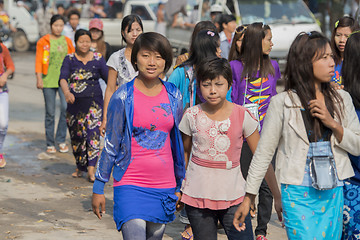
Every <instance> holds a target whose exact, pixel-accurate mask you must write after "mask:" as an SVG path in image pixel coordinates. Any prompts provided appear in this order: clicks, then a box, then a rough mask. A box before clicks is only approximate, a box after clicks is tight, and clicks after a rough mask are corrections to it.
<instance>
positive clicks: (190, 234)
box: [181, 224, 193, 240]
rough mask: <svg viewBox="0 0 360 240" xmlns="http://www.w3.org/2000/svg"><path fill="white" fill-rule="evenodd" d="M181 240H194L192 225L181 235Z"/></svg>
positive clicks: (186, 227) (187, 226)
mask: <svg viewBox="0 0 360 240" xmlns="http://www.w3.org/2000/svg"><path fill="white" fill-rule="evenodd" d="M184 235H185V236H184ZM181 239H182V240H192V239H193V232H192V229H191V226H190V224H188V225H186V226H185V229H184V231H183V232H182V233H181Z"/></svg>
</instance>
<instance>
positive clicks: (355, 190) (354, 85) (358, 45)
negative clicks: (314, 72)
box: [341, 31, 360, 240]
mask: <svg viewBox="0 0 360 240" xmlns="http://www.w3.org/2000/svg"><path fill="white" fill-rule="evenodd" d="M359 64H360V32H359V31H355V32H353V33H352V34H350V36H349V39H348V40H347V42H346V47H345V51H344V62H343V66H342V73H343V74H342V76H343V82H342V83H343V84H344V90H345V91H348V92H349V94H350V96H351V98H352V101H353V103H354V107H355V111H356V114H357V116H358V118H360V85H359V83H360V82H359V80H360V72H359V69H358V68H359V66H360V65H359ZM349 157H350V161H351V165H352V167H353V169H354V172H355V176H353V177H352V178H350V179H348V180H346V181H345V182H344V228H343V235H342V238H341V239H344V240H350V239H354V238H355V239H356V238H359V237H360V223H359V222H358V221H357V219H358V217H357V216H358V213H359V212H358V209H357V208H358V206H359V202H360V194H359V193H360V161H359V159H360V157H358V156H353V155H349Z"/></svg>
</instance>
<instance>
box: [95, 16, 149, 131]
mask: <svg viewBox="0 0 360 240" xmlns="http://www.w3.org/2000/svg"><path fill="white" fill-rule="evenodd" d="M143 31H144V28H143V24H142V21H141V19H140V17H139V16H138V15H134V14H132V15H128V16H126V17H124V19H123V20H122V22H121V37H122V40H123V41H124V42H125V43H126V47H125V48H123V49H120V50H119V51H117V52H114V53H113V54H112V55H111V56H110V58H109V60H108V61H107V63H106V65H107V66H108V67H109V78H108V81H107V87H106V90H105V98H104V118H103V121H102V123H101V126H100V134H101V136H104V134H105V129H106V119H107V108H108V104H109V101H110V98H111V96H112V95H113V94H114V92H115V91H116V89H117V87H120V86H121V85H123V84H125V83H127V82H130V81H131V80H133V79H134V77H135V76H136V75H137V72H136V71H135V70H134V67H133V66H132V64H131V62H130V61H131V52H132V48H133V45H134V42H135V40H136V38H137V37H138V36H139V35H140V34H141V33H142V32H143Z"/></svg>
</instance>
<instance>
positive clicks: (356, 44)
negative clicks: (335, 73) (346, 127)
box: [341, 32, 360, 109]
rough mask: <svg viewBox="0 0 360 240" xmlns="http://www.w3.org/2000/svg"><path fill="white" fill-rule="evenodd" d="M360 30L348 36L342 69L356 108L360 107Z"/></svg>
mask: <svg viewBox="0 0 360 240" xmlns="http://www.w3.org/2000/svg"><path fill="white" fill-rule="evenodd" d="M359 66H360V32H354V33H352V34H351V35H350V37H349V38H348V40H347V42H346V45H345V51H344V62H343V66H342V69H341V73H342V77H343V84H344V89H345V90H346V91H348V92H349V93H350V96H351V98H352V100H353V103H354V106H355V108H356V109H360V71H359Z"/></svg>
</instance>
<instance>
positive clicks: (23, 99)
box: [0, 52, 286, 240]
mask: <svg viewBox="0 0 360 240" xmlns="http://www.w3.org/2000/svg"><path fill="white" fill-rule="evenodd" d="M34 58H35V57H34V53H32V52H29V53H16V54H13V59H14V62H15V66H16V74H15V77H14V79H13V80H9V88H10V123H9V133H8V136H7V138H6V140H5V147H4V152H5V157H6V159H7V162H8V164H7V166H6V168H5V169H0V239H1V240H2V239H26V240H49V239H50V240H57V239H59V240H60V239H74V240H77V239H84V240H91V239H94V240H101V239H122V238H121V234H120V233H118V232H117V231H116V229H115V224H114V222H113V220H112V187H111V184H107V185H106V189H105V195H106V198H107V205H106V212H107V214H106V215H105V216H104V217H103V219H102V220H101V221H100V220H98V219H97V218H96V216H95V215H94V214H93V213H92V211H91V194H92V185H91V184H90V183H89V182H87V180H86V179H85V178H81V179H74V178H72V177H71V176H70V174H71V173H72V172H73V171H74V169H75V162H74V159H73V156H72V154H70V153H66V154H61V153H57V154H55V155H54V156H55V158H54V159H43V160H39V159H38V155H39V154H41V153H42V152H43V151H44V149H45V137H44V103H43V96H42V92H41V91H39V90H37V89H36V88H35V75H34V70H33V69H34ZM253 224H255V222H253ZM183 228H184V226H183V224H181V223H180V222H179V221H178V220H175V221H174V222H173V223H170V224H168V226H167V228H166V232H165V236H164V239H181V237H180V233H181V232H182V230H183ZM268 231H269V233H268V239H273V240H275V239H276V240H278V239H286V234H285V231H284V230H283V229H282V228H281V226H280V223H279V222H278V221H275V214H273V215H272V220H271V222H270V224H269V230H268ZM218 236H219V239H226V236H225V235H224V232H223V231H222V230H220V231H219V234H218Z"/></svg>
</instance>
